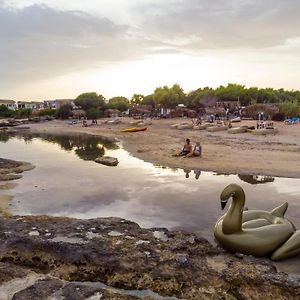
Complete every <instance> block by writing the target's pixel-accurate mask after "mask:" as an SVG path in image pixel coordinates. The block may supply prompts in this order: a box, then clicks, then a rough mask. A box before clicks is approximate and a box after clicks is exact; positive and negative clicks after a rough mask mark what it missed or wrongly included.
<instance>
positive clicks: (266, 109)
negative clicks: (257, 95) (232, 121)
mask: <svg viewBox="0 0 300 300" xmlns="http://www.w3.org/2000/svg"><path fill="white" fill-rule="evenodd" d="M259 112H263V113H264V115H265V116H266V117H268V116H270V118H271V119H272V118H273V116H274V115H275V114H277V113H278V112H279V109H278V107H277V106H275V105H272V104H254V105H249V106H247V107H245V108H244V109H243V111H242V115H243V116H245V117H248V118H252V119H255V120H257V119H258V113H259Z"/></svg>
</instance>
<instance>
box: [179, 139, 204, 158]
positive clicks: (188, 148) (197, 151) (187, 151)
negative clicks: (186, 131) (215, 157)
mask: <svg viewBox="0 0 300 300" xmlns="http://www.w3.org/2000/svg"><path fill="white" fill-rule="evenodd" d="M174 156H182V157H192V156H200V157H201V156H202V147H201V145H200V143H199V142H197V143H196V144H195V146H194V148H193V146H192V144H191V140H190V139H186V140H185V144H184V145H183V148H182V150H181V151H180V152H179V153H177V154H175V155H174Z"/></svg>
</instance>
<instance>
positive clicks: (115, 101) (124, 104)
mask: <svg viewBox="0 0 300 300" xmlns="http://www.w3.org/2000/svg"><path fill="white" fill-rule="evenodd" d="M128 107H129V100H128V99H127V98H126V97H121V96H120V97H113V98H111V99H109V101H108V104H107V108H112V109H118V110H120V111H125V110H127V109H128Z"/></svg>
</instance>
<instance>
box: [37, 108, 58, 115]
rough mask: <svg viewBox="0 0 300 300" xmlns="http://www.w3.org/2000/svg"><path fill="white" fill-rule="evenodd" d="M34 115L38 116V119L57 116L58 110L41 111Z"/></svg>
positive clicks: (47, 109)
mask: <svg viewBox="0 0 300 300" xmlns="http://www.w3.org/2000/svg"><path fill="white" fill-rule="evenodd" d="M33 114H34V116H37V117H44V116H55V114H56V109H51V108H46V109H41V110H38V111H36V112H34V113H33Z"/></svg>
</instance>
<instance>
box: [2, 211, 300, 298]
mask: <svg viewBox="0 0 300 300" xmlns="http://www.w3.org/2000/svg"><path fill="white" fill-rule="evenodd" d="M0 222H1V232H0V261H1V264H0V269H1V277H0V278H1V279H0V280H1V286H0V296H1V295H3V293H6V294H7V295H8V294H9V295H10V296H11V298H7V299H15V300H16V299H18V300H19V299H49V298H47V297H52V298H51V299H142V298H143V296H146V298H143V299H250V298H251V299H261V297H264V299H299V297H300V278H299V277H289V276H287V274H284V273H277V272H276V269H275V267H274V266H273V265H272V264H271V262H270V261H269V260H266V259H256V258H253V257H249V256H243V255H231V254H229V253H227V252H225V251H224V250H222V249H221V248H219V247H215V246H213V245H211V244H210V243H209V242H208V241H206V240H205V239H202V238H198V237H197V236H195V235H194V234H190V233H186V232H182V231H168V230H167V229H163V228H153V229H143V228H140V227H139V226H138V225H137V224H135V223H133V222H130V221H127V220H123V219H119V218H99V219H91V220H79V219H68V218H54V217H47V216H40V217H18V216H14V217H12V218H1V219H0ZM25 279H27V281H26V280H25ZM29 279H30V280H29ZM17 282H19V284H16V283H17ZM100 283H101V284H100ZM97 295H98V298H97V297H96V296H97ZM101 296H102V298H101ZM88 297H95V298H88ZM172 297H174V298H172ZM1 299H2V298H1ZM4 299H5V298H4Z"/></svg>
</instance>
